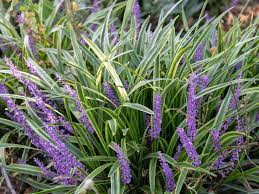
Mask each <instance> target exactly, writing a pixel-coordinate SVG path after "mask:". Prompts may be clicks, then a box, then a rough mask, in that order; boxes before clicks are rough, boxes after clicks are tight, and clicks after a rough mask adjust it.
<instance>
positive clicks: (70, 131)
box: [58, 116, 73, 133]
mask: <svg viewBox="0 0 259 194" xmlns="http://www.w3.org/2000/svg"><path fill="white" fill-rule="evenodd" d="M58 120H59V122H60V124H61V125H62V126H63V127H64V128H65V129H66V130H67V131H68V132H69V133H73V128H72V126H71V125H70V123H69V122H68V121H66V120H65V119H64V117H62V116H59V117H58Z"/></svg>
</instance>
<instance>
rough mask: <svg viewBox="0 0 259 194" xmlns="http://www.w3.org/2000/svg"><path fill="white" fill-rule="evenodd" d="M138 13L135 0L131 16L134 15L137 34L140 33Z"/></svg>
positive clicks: (139, 16)
mask: <svg viewBox="0 0 259 194" xmlns="http://www.w3.org/2000/svg"><path fill="white" fill-rule="evenodd" d="M140 13H141V11H140V6H139V2H138V0H135V3H134V7H133V15H134V17H135V21H136V29H137V32H139V31H140V25H141V15H140Z"/></svg>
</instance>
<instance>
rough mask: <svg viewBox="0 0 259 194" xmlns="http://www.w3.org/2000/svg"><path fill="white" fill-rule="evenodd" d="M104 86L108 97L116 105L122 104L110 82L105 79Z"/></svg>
mask: <svg viewBox="0 0 259 194" xmlns="http://www.w3.org/2000/svg"><path fill="white" fill-rule="evenodd" d="M102 86H103V90H104V93H105V95H106V96H107V98H109V99H110V100H111V101H112V103H113V104H114V105H115V106H120V103H119V101H118V99H117V96H116V95H115V93H114V90H113V89H112V87H111V86H110V84H109V83H108V82H106V81H105V82H103V84H102Z"/></svg>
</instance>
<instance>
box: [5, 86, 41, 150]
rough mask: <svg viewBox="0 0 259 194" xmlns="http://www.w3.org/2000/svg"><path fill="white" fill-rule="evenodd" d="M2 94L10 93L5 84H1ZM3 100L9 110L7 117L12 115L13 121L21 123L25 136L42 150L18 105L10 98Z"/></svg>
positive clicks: (37, 138)
mask: <svg viewBox="0 0 259 194" xmlns="http://www.w3.org/2000/svg"><path fill="white" fill-rule="evenodd" d="M0 94H8V91H7V89H6V87H5V86H4V85H3V84H0ZM2 99H3V100H4V101H5V103H6V105H7V107H8V108H9V112H7V115H10V116H11V119H12V120H13V121H15V122H17V123H19V124H20V125H21V126H22V128H23V129H24V132H25V134H26V135H27V136H28V137H29V138H30V139H31V142H32V144H33V145H35V146H36V147H38V148H40V147H41V146H40V145H39V142H40V140H39V137H38V136H37V135H36V134H35V133H34V131H33V130H32V129H31V128H30V126H29V125H28V123H27V120H26V117H25V116H24V114H23V112H22V111H21V110H20V109H19V108H18V107H17V106H16V104H15V103H14V101H13V100H12V99H11V98H10V97H7V96H4V97H2Z"/></svg>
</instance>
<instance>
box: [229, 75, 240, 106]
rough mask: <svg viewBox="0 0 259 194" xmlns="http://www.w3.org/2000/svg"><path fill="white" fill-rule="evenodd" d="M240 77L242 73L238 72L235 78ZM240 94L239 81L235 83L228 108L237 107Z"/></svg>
mask: <svg viewBox="0 0 259 194" xmlns="http://www.w3.org/2000/svg"><path fill="white" fill-rule="evenodd" d="M241 78H242V73H240V74H239V75H238V77H237V80H239V79H241ZM240 94H241V84H240V82H239V83H238V84H237V86H236V89H235V91H234V93H233V96H232V99H231V101H230V103H229V108H230V109H235V108H237V105H238V101H239V97H240Z"/></svg>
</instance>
